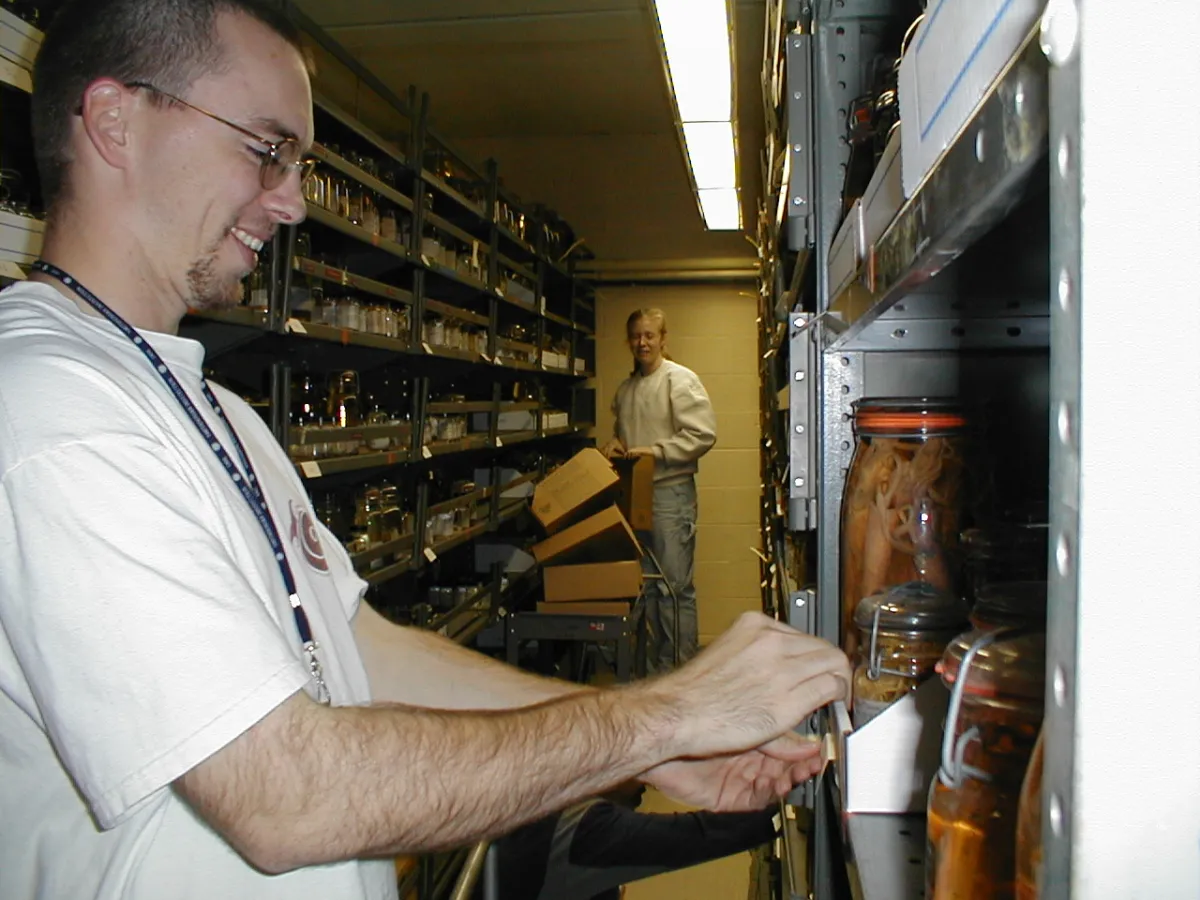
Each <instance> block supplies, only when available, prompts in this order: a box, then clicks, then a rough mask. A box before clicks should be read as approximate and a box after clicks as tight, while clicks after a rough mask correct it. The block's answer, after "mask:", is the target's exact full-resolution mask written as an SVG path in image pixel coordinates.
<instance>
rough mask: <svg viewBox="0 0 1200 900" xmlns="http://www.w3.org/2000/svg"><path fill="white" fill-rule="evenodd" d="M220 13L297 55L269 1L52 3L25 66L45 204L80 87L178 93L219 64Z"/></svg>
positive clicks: (56, 197)
mask: <svg viewBox="0 0 1200 900" xmlns="http://www.w3.org/2000/svg"><path fill="white" fill-rule="evenodd" d="M223 12H240V13H244V14H245V15H247V16H251V17H253V18H254V19H257V20H258V21H259V22H261V23H263V24H264V25H266V26H267V27H268V28H270V29H271V30H273V31H275V32H276V33H277V34H278V35H279V36H280V37H282V38H284V40H286V41H287V42H288V43H290V44H291V45H292V46H293V47H295V48H296V49H297V50H299V51H300V52H301V53H302V54H305V50H304V46H303V43H302V38H301V32H300V30H299V28H297V27H296V25H295V24H294V23H293V22H292V21H291V20H289V19H288V18H287V17H286V15H285V14H284V13H283V11H282V9H281V8H280V6H278V5H275V4H272V3H271V2H270V0H67V2H65V3H64V4H63V5H62V6H61V7H60V9H59V12H58V14H57V15H56V16H55V18H54V21H53V23H52V24H51V25H50V28H49V29H48V30H47V32H46V38H45V40H44V41H43V42H42V48H41V51H40V52H39V53H38V57H37V60H36V62H35V63H34V68H33V81H34V91H33V146H34V153H35V154H36V156H37V164H38V173H39V175H40V176H41V186H42V197H43V199H44V201H45V206H46V209H47V211H52V210H53V209H54V208H55V207H56V205H57V204H59V203H60V202H61V201H62V200H63V199H64V195H65V192H66V190H67V187H68V179H67V175H68V172H69V169H70V166H71V148H70V139H71V120H72V118H74V117H75V116H76V115H77V113H78V110H79V106H80V103H81V102H82V100H83V93H84V91H85V90H86V89H87V86H88V85H89V84H91V83H92V82H94V81H95V80H96V79H98V78H113V79H116V80H117V81H120V82H122V83H123V84H124V83H129V82H131V81H142V82H148V83H150V84H153V85H154V86H155V87H157V88H160V89H161V90H164V91H166V92H168V93H171V94H176V95H183V94H184V93H186V91H187V89H188V88H190V87H191V85H192V83H193V82H195V81H196V79H198V78H201V77H202V76H204V75H207V74H209V73H211V72H216V71H219V70H220V69H221V67H222V65H223V64H224V59H223V48H222V47H221V44H220V41H219V39H218V37H217V27H216V25H217V16H218V14H219V13H223ZM150 96H151V97H152V98H154V99H156V100H157V99H158V95H157V94H151V95H150Z"/></svg>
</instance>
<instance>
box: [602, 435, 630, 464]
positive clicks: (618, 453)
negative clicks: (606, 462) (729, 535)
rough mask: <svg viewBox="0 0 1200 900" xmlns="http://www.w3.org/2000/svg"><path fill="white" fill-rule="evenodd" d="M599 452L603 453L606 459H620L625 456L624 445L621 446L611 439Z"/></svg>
mask: <svg viewBox="0 0 1200 900" xmlns="http://www.w3.org/2000/svg"><path fill="white" fill-rule="evenodd" d="M600 452H601V453H603V454H604V455H605V456H606V457H607V458H608V459H621V458H623V457H624V456H625V445H624V444H622V443H621V442H620V440H618V439H617V438H613V439H612V440H611V441H609V442H608V443H607V444H605V445H604V446H603V447H601V448H600Z"/></svg>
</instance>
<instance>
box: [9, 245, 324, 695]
mask: <svg viewBox="0 0 1200 900" xmlns="http://www.w3.org/2000/svg"><path fill="white" fill-rule="evenodd" d="M32 268H33V269H34V270H35V271H37V272H41V273H42V274H44V275H49V276H50V277H51V278H56V279H58V280H59V281H61V282H62V283H63V284H64V285H66V286H67V287H68V288H70V289H71V290H72V291H74V292H75V293H76V294H78V295H79V296H80V297H81V298H82V299H83V300H84V301H85V302H86V303H87V304H88V305H89V306H91V307H92V308H93V309H95V310H96V312H98V313H100V315H102V316H104V318H106V319H108V321H109V322H111V323H112V324H113V326H114V327H115V328H116V329H117V330H118V331H120V332H121V334H123V335H125V337H127V338H128V339H129V340H130V341H131V342H132V343H133V345H134V346H135V347H137V348H138V349H139V350H141V351H142V354H143V355H144V356H145V357H146V359H147V360H149V362H150V365H151V366H152V367H153V368H154V371H155V372H157V373H158V375H159V377H160V378H161V379H162V380H163V382H164V383H165V384H166V386H167V388H168V389H169V390H170V391H171V394H172V396H174V398H175V400H176V402H178V403H179V405H180V406H181V407H182V408H183V411H184V412H185V413H187V416H188V418H189V419H190V420H191V422H192V424H193V425H194V426H195V427H196V430H197V431H198V432H200V436H201V437H203V438H204V440H205V442H206V443H207V444H208V446H209V449H210V450H212V452H213V453H214V454H215V455H216V457H217V459H218V460H220V462H221V466H222V468H224V469H225V472H226V474H228V475H229V477H230V478H231V479H232V480H233V483H234V485H235V486H236V487H237V489H238V492H239V493H240V494H241V495H242V498H243V499H244V500H245V501H246V503H247V505H249V507H250V509H251V511H252V512H253V513H254V517H255V519H257V520H258V524H259V527H260V528H262V531H263V534H264V535H265V536H266V538H267V543H269V544H270V545H271V552H272V553H273V554H274V556H275V563H276V565H278V566H279V574H280V575H281V576H283V585H284V587H285V588H286V589H287V592H288V602H289V603H290V604H291V607H292V615H293V617H294V618H295V620H296V631H297V632H299V634H300V643H301V644H302V645H303V647H304V652H305V655H306V657H307V659H308V666H309V670H310V672H311V674H312V676H313V679H314V680H315V681H316V683H317V697H318V699H319V700H320V701H321V702H322V703H328V702H329V690H328V688H327V687H326V685H325V678H324V674H323V672H322V670H321V663H320V661H319V660H318V659H317V649H318V647H319V645H318V644H317V642H316V641H315V640H314V639H313V634H312V628H311V627H310V626H309V622H308V615H307V614H306V613H305V612H304V606H303V605H302V604H301V602H300V595H299V594H298V593H297V591H296V579H295V578H294V577H293V575H292V567H291V565H289V564H288V561H287V554H286V553H285V552H284V547H283V541H282V540H281V539H280V537H279V529H278V528H277V527H276V526H275V519H274V518H273V517H272V516H271V510H270V509H269V508H268V506H267V498H266V495H265V494H264V493H263V491H262V487H261V486H260V485H259V483H258V476H257V475H256V474H255V472H254V466H253V465H251V463H250V456H249V455H248V454H247V453H246V448H245V447H244V446H243V445H242V441H241V438H239V437H238V434H237V431H236V430H234V427H233V423H231V422H230V421H229V419H228V418H227V417H226V416H225V411H224V410H223V409H221V404H220V402H219V401H218V400H217V397H216V395H215V394H214V393H213V392H212V389H211V388H209V386H208V383H207V382H206V381H204V380H203V379H201V381H200V390H201V392H202V393H203V394H204V399H205V400H207V401H208V405H209V406H211V407H212V409H213V412H214V413H215V414H216V416H217V418H219V419H220V420H221V422H222V423H223V424H224V425H225V427H226V429H228V431H229V436H230V437H231V438H232V439H233V446H234V450H235V451H236V452H237V455H238V461H239V462H240V463H241V464H242V468H241V470H240V471H239V470H238V467H237V465H236V464H235V463H234V461H233V458H232V457H231V456H230V455H229V452H228V451H227V450H226V449H225V446H224V445H223V444H222V443H221V440H220V438H218V437H217V435H216V434H215V433H214V432H213V430H212V428H211V427H209V424H208V422H207V421H205V419H204V416H202V415H201V414H200V410H198V409H197V408H196V404H195V403H193V402H192V398H191V397H189V396H188V393H187V391H185V390H184V388H183V385H182V384H180V383H179V379H178V378H176V377H175V373H173V372H172V371H171V368H170V366H168V365H167V364H166V362H164V361H163V358H162V357H161V356H159V355H158V352H157V351H156V350H155V349H154V348H153V347H152V346H151V345H150V342H149V341H147V340H146V339H145V338H144V337H142V336H141V335H140V334H139V333H138V331H137V329H135V328H134V327H133V326H132V325H130V324H129V323H128V322H126V321H125V320H124V319H123V318H121V316H119V315H118V314H117V313H116V312H114V311H113V310H112V309H110V308H109V307H108V305H107V304H106V303H105V302H104V301H103V300H101V299H100V298H99V297H97V296H96V295H95V294H93V293H92V292H91V291H89V290H88V289H87V288H86V287H84V286H83V285H82V284H80V283H79V282H78V281H77V280H76V279H75V278H73V277H72V276H70V275H68V274H67V273H66V272H64V271H63V270H62V269H60V268H58V267H57V266H54V265H51V264H50V263H48V262H46V261H45V260H41V259H39V260H38V261H37V262H35V263H34V264H33V266H32ZM243 472H244V473H245V476H244V477H243V474H242V473H243Z"/></svg>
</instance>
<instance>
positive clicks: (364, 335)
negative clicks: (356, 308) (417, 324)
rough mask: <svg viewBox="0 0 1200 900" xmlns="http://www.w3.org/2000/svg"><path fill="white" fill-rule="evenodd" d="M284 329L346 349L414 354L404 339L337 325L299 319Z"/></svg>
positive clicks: (289, 321)
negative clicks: (358, 348)
mask: <svg viewBox="0 0 1200 900" xmlns="http://www.w3.org/2000/svg"><path fill="white" fill-rule="evenodd" d="M284 327H285V329H286V330H287V331H288V332H289V333H290V334H294V335H297V336H301V337H306V338H311V339H312V340H315V341H325V342H327V343H331V344H341V345H342V346H344V347H371V348H373V349H375V350H390V351H391V352H393V353H411V352H412V345H411V344H409V342H408V341H406V340H404V339H402V338H390V337H384V336H383V335H382V334H372V333H371V332H369V331H354V330H353V329H350V328H338V327H337V326H335V325H322V324H318V323H315V322H301V321H299V320H298V319H288V320H287V322H286V323H285V325H284Z"/></svg>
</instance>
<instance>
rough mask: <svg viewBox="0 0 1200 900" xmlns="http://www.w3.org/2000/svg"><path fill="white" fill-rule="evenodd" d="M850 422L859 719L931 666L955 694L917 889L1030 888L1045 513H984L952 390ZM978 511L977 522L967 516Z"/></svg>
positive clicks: (847, 626)
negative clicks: (970, 525)
mask: <svg viewBox="0 0 1200 900" xmlns="http://www.w3.org/2000/svg"><path fill="white" fill-rule="evenodd" d="M854 429H855V436H856V441H857V444H856V448H855V454H854V459H853V461H852V463H851V466H850V470H849V474H848V476H847V483H846V489H845V494H844V497H843V506H842V534H841V542H842V571H841V592H842V593H841V601H842V640H843V647H844V649H846V650H847V652H849V653H851V654H852V656H853V658H854V659H855V663H856V666H855V672H854V679H853V693H854V714H853V715H854V725H855V727H856V728H861V727H864V726H866V725H867V724H868V723H869V722H870V721H871V720H872V719H873V718H874V717H876V716H878V715H880V714H882V713H883V711H884V710H885V709H887V707H888V706H890V705H891V704H892V703H894V702H896V701H898V700H899V699H901V698H902V697H904V696H905V695H906V694H908V693H909V692H910V691H914V690H916V689H917V687H918V686H919V685H920V684H922V683H923V682H924V681H926V680H928V679H930V678H933V677H936V676H937V675H938V674H940V676H941V678H942V680H943V682H945V684H946V686H947V687H948V688H950V689H951V691H952V694H953V697H954V699H953V700H952V702H951V704H950V711H949V713H948V718H949V721H947V722H946V723H945V740H944V748H945V749H944V752H943V759H942V765H941V766H940V768H939V771H938V776H937V778H936V779H935V780H934V783H933V785H932V786H931V788H930V793H929V799H928V817H927V822H928V826H927V827H928V835H927V836H928V842H927V848H928V849H927V859H926V880H927V885H926V897H928V898H930V900H956V898H968V897H969V898H976V900H1001V898H1005V900H1007V898H1012V897H1014V896H1019V897H1022V898H1032V897H1035V896H1037V894H1036V890H1037V888H1036V883H1037V876H1036V872H1035V871H1034V869H1035V868H1036V866H1035V864H1034V862H1033V861H1034V859H1035V858H1036V857H1037V854H1038V852H1039V850H1038V848H1037V846H1036V843H1037V841H1036V840H1032V839H1031V840H1026V838H1022V843H1021V851H1020V853H1019V852H1018V831H1021V833H1022V834H1023V835H1026V837H1029V838H1036V839H1037V840H1040V833H1039V832H1038V830H1037V829H1036V828H1034V829H1033V830H1032V831H1030V829H1029V826H1028V825H1027V824H1026V823H1027V820H1029V819H1030V818H1031V817H1034V816H1036V815H1038V814H1039V812H1040V806H1039V805H1038V804H1039V802H1040V800H1039V798H1038V797H1036V796H1034V795H1035V794H1036V783H1037V782H1040V776H1038V775H1036V772H1035V767H1031V766H1030V762H1031V759H1035V752H1034V751H1035V745H1036V744H1037V742H1038V735H1039V729H1040V727H1041V721H1042V715H1043V691H1044V683H1045V618H1046V584H1045V577H1046V569H1047V534H1048V529H1047V527H1046V524H1045V520H1044V515H1038V514H1037V513H1034V514H1033V515H1030V514H1028V513H1024V514H1014V515H1010V516H1008V517H1005V516H996V515H995V514H992V515H988V510H989V508H990V507H991V505H992V504H991V503H990V501H991V499H992V498H990V497H988V496H987V495H988V487H989V485H990V484H991V479H990V477H989V474H988V473H987V472H986V471H985V466H984V464H983V462H982V460H981V456H980V454H979V453H978V452H976V451H977V449H978V448H977V446H976V444H977V442H976V441H975V440H974V437H975V435H976V434H977V431H978V429H977V428H976V427H975V426H974V425H973V423H972V422H971V420H970V416H969V415H968V414H967V412H966V409H965V408H964V407H963V406H962V405H961V404H959V403H958V402H956V401H953V400H948V399H936V400H935V399H928V398H920V399H913V398H871V399H864V400H862V401H859V402H858V403H857V404H855V412H854ZM973 514H974V515H975V516H976V518H977V520H978V521H981V522H983V523H984V524H983V525H982V526H981V527H980V526H977V527H975V528H971V529H966V530H962V526H963V525H964V524H966V523H967V520H968V518H969V517H971V516H972V515H973ZM1027 772H1028V773H1029V775H1028V778H1027ZM1023 783H1024V784H1025V785H1026V790H1025V794H1026V797H1025V800H1024V803H1022V785H1023ZM1019 823H1020V824H1019ZM1026 844H1028V846H1026Z"/></svg>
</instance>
